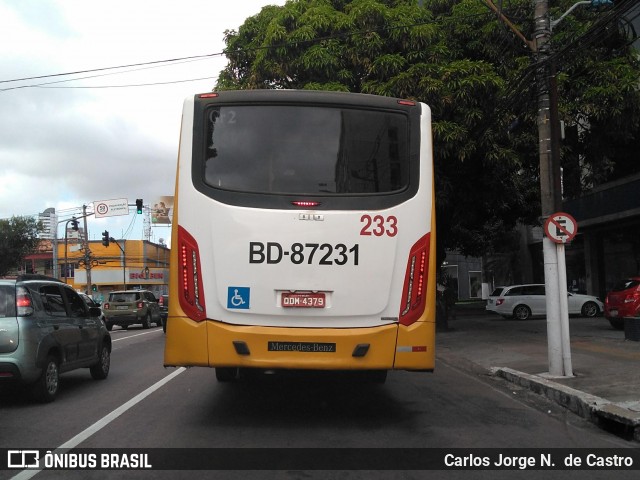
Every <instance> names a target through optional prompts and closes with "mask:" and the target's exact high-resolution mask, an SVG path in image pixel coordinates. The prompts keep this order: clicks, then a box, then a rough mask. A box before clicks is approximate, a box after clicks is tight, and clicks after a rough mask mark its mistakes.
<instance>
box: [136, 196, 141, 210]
mask: <svg viewBox="0 0 640 480" xmlns="http://www.w3.org/2000/svg"><path fill="white" fill-rule="evenodd" d="M136 213H138V214H140V213H142V199H141V198H138V199H137V200H136Z"/></svg>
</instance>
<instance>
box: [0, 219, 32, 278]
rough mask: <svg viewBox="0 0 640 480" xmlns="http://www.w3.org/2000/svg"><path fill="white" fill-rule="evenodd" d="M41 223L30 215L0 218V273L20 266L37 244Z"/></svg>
mask: <svg viewBox="0 0 640 480" xmlns="http://www.w3.org/2000/svg"><path fill="white" fill-rule="evenodd" d="M41 231H42V224H41V223H40V222H38V221H37V220H35V219H34V218H32V217H15V216H14V217H11V218H10V219H8V220H7V219H2V220H0V275H6V274H7V273H8V272H9V271H11V270H13V269H15V268H17V267H19V266H20V264H21V263H22V261H23V260H24V257H25V256H27V255H29V254H30V253H32V252H34V251H35V249H36V247H37V246H38V243H39V240H38V233H40V232H41Z"/></svg>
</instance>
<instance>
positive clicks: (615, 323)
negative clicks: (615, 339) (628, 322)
mask: <svg viewBox="0 0 640 480" xmlns="http://www.w3.org/2000/svg"><path fill="white" fill-rule="evenodd" d="M607 320H609V323H610V324H611V326H612V327H613V328H615V329H616V330H624V319H623V318H607Z"/></svg>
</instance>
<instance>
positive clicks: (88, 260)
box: [82, 205, 92, 294]
mask: <svg viewBox="0 0 640 480" xmlns="http://www.w3.org/2000/svg"><path fill="white" fill-rule="evenodd" d="M82 217H83V218H84V268H85V270H86V271H87V291H86V293H87V294H89V292H91V285H92V283H91V251H90V250H89V231H88V230H87V206H86V205H82Z"/></svg>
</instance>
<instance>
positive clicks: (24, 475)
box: [11, 334, 186, 480]
mask: <svg viewBox="0 0 640 480" xmlns="http://www.w3.org/2000/svg"><path fill="white" fill-rule="evenodd" d="M140 335H143V334H140ZM184 371H186V368H185V367H179V368H178V369H177V370H176V371H175V372H172V373H170V374H169V375H167V376H166V377H164V378H163V379H162V380H160V381H158V382H156V383H154V384H153V385H151V386H150V387H149V388H147V389H146V390H145V391H143V392H141V393H139V394H138V395H136V396H135V397H133V398H132V399H131V400H129V401H128V402H126V403H124V404H122V405H121V406H119V407H118V408H116V409H115V410H114V411H112V412H111V413H109V414H108V415H106V416H104V417H102V418H101V419H100V420H98V421H97V422H96V423H94V424H93V425H91V426H90V427H89V428H87V429H85V430H84V431H82V432H80V433H79V434H77V435H76V436H75V437H73V438H72V439H71V440H68V441H66V442H65V443H63V444H62V445H60V446H59V447H58V448H56V449H55V450H54V452H53V453H63V451H66V450H70V449H72V448H75V447H77V446H78V445H80V444H81V443H82V442H84V441H85V440H86V439H87V438H89V437H90V436H92V435H93V434H95V433H97V432H99V431H100V430H102V429H103V428H104V427H106V426H107V425H109V424H110V423H111V422H113V421H114V420H115V419H116V418H118V417H119V416H120V415H122V414H123V413H125V412H126V411H127V410H129V409H130V408H131V407H133V406H134V405H136V404H138V403H140V402H141V401H142V400H144V399H145V398H147V397H148V396H149V395H151V394H152V393H153V392H155V391H156V390H158V389H159V388H160V387H162V386H163V385H165V384H167V383H169V382H170V381H171V380H173V379H174V378H175V377H177V376H178V375H180V374H181V373H182V372H184ZM41 471H42V469H34V470H31V469H29V470H23V471H21V472H20V473H18V474H17V475H15V476H14V477H12V478H11V480H27V479H29V478H33V477H34V476H35V475H36V474H37V473H39V472H41Z"/></svg>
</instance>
